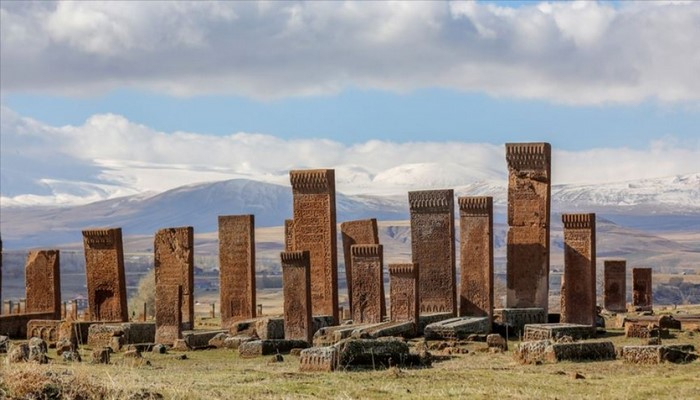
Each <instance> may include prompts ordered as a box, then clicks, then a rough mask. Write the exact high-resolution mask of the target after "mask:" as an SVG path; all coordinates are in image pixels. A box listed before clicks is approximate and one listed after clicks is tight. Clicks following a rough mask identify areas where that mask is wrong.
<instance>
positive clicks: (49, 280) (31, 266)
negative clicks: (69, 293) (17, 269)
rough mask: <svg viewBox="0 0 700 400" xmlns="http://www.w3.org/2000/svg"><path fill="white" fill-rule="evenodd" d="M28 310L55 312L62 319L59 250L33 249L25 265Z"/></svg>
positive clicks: (32, 311) (30, 311)
mask: <svg viewBox="0 0 700 400" xmlns="http://www.w3.org/2000/svg"><path fill="white" fill-rule="evenodd" d="M25 286H26V294H27V306H26V312H28V313H36V312H44V313H53V318H52V319H57V320H58V319H61V272H60V253H59V251H58V250H33V251H30V252H29V256H28V257H27V264H26V266H25Z"/></svg>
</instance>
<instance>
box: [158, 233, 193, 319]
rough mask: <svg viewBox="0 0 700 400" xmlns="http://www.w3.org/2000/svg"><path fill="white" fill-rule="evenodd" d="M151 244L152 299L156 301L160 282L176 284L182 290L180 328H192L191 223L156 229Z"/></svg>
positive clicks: (162, 283)
mask: <svg viewBox="0 0 700 400" xmlns="http://www.w3.org/2000/svg"><path fill="white" fill-rule="evenodd" d="M153 248H154V253H155V258H154V269H155V272H156V303H158V297H159V295H160V287H161V286H163V285H169V286H172V285H179V286H180V289H181V292H182V299H181V300H180V304H181V307H180V309H181V313H182V318H181V324H182V329H192V328H193V327H194V229H193V228H192V227H191V226H185V227H179V228H167V229H161V230H159V231H158V232H156V236H155V240H154V244H153ZM170 290H172V289H170ZM169 295H172V293H169Z"/></svg>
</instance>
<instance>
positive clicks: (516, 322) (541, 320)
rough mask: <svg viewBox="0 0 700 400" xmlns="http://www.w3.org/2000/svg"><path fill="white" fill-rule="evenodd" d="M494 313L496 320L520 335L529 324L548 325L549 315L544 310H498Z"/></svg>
mask: <svg viewBox="0 0 700 400" xmlns="http://www.w3.org/2000/svg"><path fill="white" fill-rule="evenodd" d="M493 311H494V315H495V316H496V319H498V320H500V322H501V323H502V324H503V325H505V326H506V327H507V328H508V329H509V330H512V331H513V332H514V334H515V335H519V334H521V333H522V332H523V330H524V329H525V325H528V324H546V323H547V319H548V315H547V313H546V312H545V311H544V309H543V308H497V309H495V310H493Z"/></svg>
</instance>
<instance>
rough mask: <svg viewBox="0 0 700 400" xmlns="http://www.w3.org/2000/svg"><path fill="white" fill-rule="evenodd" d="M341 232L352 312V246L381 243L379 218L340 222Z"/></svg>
mask: <svg viewBox="0 0 700 400" xmlns="http://www.w3.org/2000/svg"><path fill="white" fill-rule="evenodd" d="M340 232H341V235H342V238H343V256H344V259H345V278H346V282H347V286H348V299H349V303H350V312H351V313H352V306H353V303H352V283H353V282H352V257H351V254H350V247H351V246H352V245H355V244H379V233H378V230H377V220H376V219H374V218H372V219H362V220H358V221H347V222H343V223H342V224H340Z"/></svg>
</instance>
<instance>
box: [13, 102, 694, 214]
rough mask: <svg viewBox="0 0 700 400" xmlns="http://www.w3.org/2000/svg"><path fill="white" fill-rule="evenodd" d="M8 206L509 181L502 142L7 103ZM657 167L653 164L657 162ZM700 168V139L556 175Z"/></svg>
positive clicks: (628, 152) (615, 151) (613, 152)
mask: <svg viewBox="0 0 700 400" xmlns="http://www.w3.org/2000/svg"><path fill="white" fill-rule="evenodd" d="M1 111H2V114H1V117H0V121H1V122H2V125H1V126H0V129H1V131H2V135H1V136H0V140H1V143H0V166H1V167H2V168H0V171H1V178H2V183H1V185H0V190H1V192H2V205H3V206H8V205H22V204H24V205H27V204H74V203H85V202H89V201H95V200H100V199H106V198H114V197H117V196H124V195H129V194H136V193H146V192H154V191H155V192H160V191H164V190H167V189H171V188H174V187H177V186H181V185H186V184H191V183H196V182H204V181H215V180H225V179H232V178H248V179H256V180H261V181H266V182H271V183H277V184H284V185H288V184H289V178H288V171H289V170H290V169H295V168H335V169H336V181H337V187H338V190H339V191H341V192H344V193H351V194H361V193H365V194H397V193H404V192H405V191H406V190H415V189H426V188H431V187H433V188H434V187H456V186H463V185H468V184H471V183H475V182H481V181H486V182H498V183H500V184H505V177H506V173H507V170H506V162H505V156H504V148H503V146H502V145H493V144H482V143H464V142H406V143H397V142H389V141H379V140H371V141H368V142H365V143H359V144H354V145H345V144H342V143H338V142H334V141H331V140H325V139H303V140H284V139H281V138H278V137H274V136H271V135H265V134H257V133H236V134H232V135H228V136H211V135H205V134H198V133H192V132H172V133H166V132H159V131H156V130H154V129H151V128H150V127H148V126H144V125H139V124H136V123H133V122H131V121H129V120H127V119H126V118H124V117H122V116H119V115H113V114H100V115H94V116H92V117H90V118H89V119H88V120H87V121H86V122H85V123H84V124H83V125H80V126H63V127H54V126H49V125H46V124H43V123H41V122H38V121H34V120H31V119H29V118H24V117H22V116H20V115H18V114H16V113H15V112H14V111H12V110H10V109H8V108H6V107H2V109H1ZM652 166H653V167H652ZM697 172H700V139H697V142H696V143H676V142H675V141H674V140H673V139H672V138H670V139H666V140H663V141H657V142H654V143H650V145H649V147H648V148H647V149H642V150H635V149H627V148H600V149H591V150H583V151H562V150H558V149H556V148H555V149H554V154H553V183H554V184H564V183H577V184H581V183H593V184H596V183H608V182H619V181H627V180H635V179H643V178H654V177H665V176H673V175H680V174H689V173H697Z"/></svg>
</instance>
